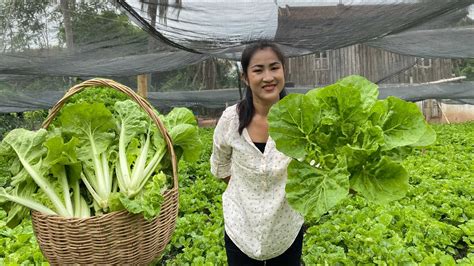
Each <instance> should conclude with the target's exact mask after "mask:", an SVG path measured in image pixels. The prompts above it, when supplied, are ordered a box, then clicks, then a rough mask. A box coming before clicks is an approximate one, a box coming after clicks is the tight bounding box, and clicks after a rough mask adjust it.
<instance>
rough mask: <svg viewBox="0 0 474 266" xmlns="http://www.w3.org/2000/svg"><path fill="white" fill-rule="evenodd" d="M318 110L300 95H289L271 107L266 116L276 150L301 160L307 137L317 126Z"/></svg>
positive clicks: (303, 155) (312, 103)
mask: <svg viewBox="0 0 474 266" xmlns="http://www.w3.org/2000/svg"><path fill="white" fill-rule="evenodd" d="M319 113H320V110H319V108H318V107H317V106H316V105H315V103H314V102H313V101H311V99H310V98H309V97H307V96H305V95H301V94H290V95H288V96H286V97H285V98H283V99H282V100H280V101H279V102H278V103H276V104H275V105H273V106H272V108H271V109H270V113H269V114H268V121H269V130H268V132H269V134H270V136H271V137H272V139H273V140H274V141H275V143H276V146H277V148H278V150H280V151H281V152H283V153H284V154H286V155H288V156H290V157H292V158H297V159H303V158H304V157H305V156H306V154H307V151H306V150H305V148H306V144H307V142H308V136H309V135H310V134H311V132H313V130H314V128H316V126H318V124H319Z"/></svg>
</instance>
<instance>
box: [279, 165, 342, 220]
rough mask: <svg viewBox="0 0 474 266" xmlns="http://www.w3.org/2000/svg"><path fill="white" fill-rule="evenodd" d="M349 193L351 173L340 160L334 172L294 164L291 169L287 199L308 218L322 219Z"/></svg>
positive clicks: (289, 171) (289, 170)
mask: <svg viewBox="0 0 474 266" xmlns="http://www.w3.org/2000/svg"><path fill="white" fill-rule="evenodd" d="M348 193H349V172H348V171H347V166H346V162H345V160H344V159H343V158H339V163H338V164H337V166H336V167H335V168H334V169H319V168H316V167H313V166H310V165H309V164H307V163H304V162H299V161H297V160H292V161H291V163H290V164H289V165H288V181H287V185H286V198H287V199H288V202H289V204H290V205H291V206H292V207H293V208H294V209H295V210H297V211H298V212H300V213H301V214H302V215H304V216H305V218H310V219H319V218H320V217H321V216H322V215H323V214H325V213H326V212H328V211H329V210H330V209H331V208H333V207H334V206H335V205H336V204H337V203H339V202H340V201H341V200H343V199H344V198H345V197H346V196H347V194H348Z"/></svg>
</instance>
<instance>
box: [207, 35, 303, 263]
mask: <svg viewBox="0 0 474 266" xmlns="http://www.w3.org/2000/svg"><path fill="white" fill-rule="evenodd" d="M284 62H285V61H284V56H283V54H282V52H281V51H280V50H279V49H278V47H277V46H276V45H274V44H272V43H270V42H266V41H261V42H258V43H255V44H252V45H249V46H248V47H247V48H246V49H245V50H244V51H243V53H242V58H241V64H242V69H243V74H242V79H243V81H244V82H245V84H246V85H247V91H246V95H245V99H244V100H242V101H241V102H240V103H238V104H236V105H233V106H230V107H228V108H227V109H226V110H225V111H224V113H223V114H222V116H221V118H220V119H219V122H218V124H217V126H216V129H215V132H214V145H213V152H212V156H211V171H212V173H213V174H214V175H215V176H216V177H218V178H222V179H224V181H225V182H227V183H228V186H227V189H226V191H225V192H224V194H223V196H222V201H223V209H224V223H225V238H224V240H225V247H226V252H227V261H228V263H229V265H239V266H240V265H264V263H265V262H266V265H267V266H268V265H285V266H288V265H300V258H301V249H302V242H303V230H302V225H303V217H302V216H301V215H300V214H298V213H297V212H296V211H294V210H293V209H292V208H291V207H290V206H289V205H288V202H287V201H286V199H285V185H286V179H287V174H286V169H287V166H288V164H289V162H290V158H288V157H286V156H285V155H284V154H282V153H280V152H279V151H278V150H276V147H275V142H274V141H273V140H272V139H271V137H269V135H268V121H267V115H268V112H269V111H270V107H271V106H272V105H273V104H275V103H276V102H278V101H279V100H280V99H281V98H282V97H284V96H285V95H286V91H285V90H284V85H285V77H284V67H285V66H284Z"/></svg>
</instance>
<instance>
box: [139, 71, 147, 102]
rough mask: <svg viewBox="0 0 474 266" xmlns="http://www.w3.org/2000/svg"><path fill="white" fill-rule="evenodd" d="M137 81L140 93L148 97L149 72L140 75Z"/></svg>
mask: <svg viewBox="0 0 474 266" xmlns="http://www.w3.org/2000/svg"><path fill="white" fill-rule="evenodd" d="M137 83H138V88H137V93H138V95H140V96H142V97H143V98H144V99H146V98H147V96H148V75H147V74H142V75H138V77H137Z"/></svg>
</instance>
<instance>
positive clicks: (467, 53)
mask: <svg viewBox="0 0 474 266" xmlns="http://www.w3.org/2000/svg"><path fill="white" fill-rule="evenodd" d="M473 19H474V0H404V1H401V0H351V1H345V0H339V1H332V0H319V1H318V0H316V1H309V0H299V1H292V0H287V1H282V0H265V1H230V0H229V1H226V0H215V1H200V0H117V1H85V0H84V1H80V0H76V1H65V0H38V1H20V0H4V1H1V2H0V25H1V26H0V91H1V92H2V99H1V101H0V112H16V111H25V110H34V109H38V108H41V109H43V108H48V107H51V105H52V103H53V102H54V100H57V99H58V98H59V95H60V94H61V93H64V90H65V89H67V88H69V87H71V85H73V84H75V83H77V82H78V81H80V80H83V79H86V78H90V77H108V78H112V79H114V80H117V81H119V82H122V83H124V84H125V85H128V86H130V87H132V88H133V87H136V85H135V84H136V75H139V74H149V75H150V76H151V81H149V82H150V84H151V85H150V87H149V89H150V94H149V97H150V99H151V101H152V102H153V101H154V97H155V96H156V99H157V100H158V99H161V101H162V102H160V103H158V102H156V103H157V104H164V105H166V106H171V105H176V106H183V105H190V103H194V104H196V105H202V106H209V107H214V106H221V107H222V106H223V105H224V104H225V103H226V102H229V101H228V93H227V90H222V91H221V92H219V93H217V92H206V91H205V90H208V89H224V88H237V86H238V81H237V80H238V78H237V77H238V73H237V69H238V68H237V67H236V66H235V61H232V60H239V59H240V55H241V52H242V50H243V48H244V47H245V46H246V45H247V44H249V43H251V42H253V41H257V40H260V39H267V40H271V41H274V42H276V43H277V44H278V45H279V46H280V47H281V48H282V50H283V52H284V53H285V54H286V55H287V56H288V57H290V59H288V60H289V62H288V69H286V72H287V74H288V75H287V76H288V78H287V79H288V81H289V82H290V83H292V84H293V85H294V87H295V90H297V89H304V88H307V87H315V86H320V85H324V84H329V83H332V82H335V81H337V79H339V78H342V77H343V76H346V75H350V74H359V75H363V76H366V77H368V78H369V79H370V80H372V81H373V82H377V83H380V84H384V83H386V84H387V88H392V89H390V90H386V92H387V93H388V94H391V95H397V96H401V98H405V99H410V100H411V99H417V100H419V99H426V98H438V97H442V98H445V99H458V100H459V99H461V98H459V95H462V97H464V98H463V99H474V92H472V91H473V86H472V83H470V82H459V81H458V82H456V83H455V84H450V83H443V84H436V85H434V84H425V85H420V86H421V87H420V86H401V85H396V84H399V83H427V82H429V81H433V80H438V79H446V78H450V77H452V76H453V75H461V74H462V73H461V72H459V71H458V72H456V70H459V69H458V67H459V66H464V67H465V66H469V62H472V61H469V60H472V59H473V58H474V45H473V44H474V22H473ZM473 64H474V63H473ZM472 72H474V71H472ZM468 79H469V78H468ZM209 80H212V81H213V82H209ZM216 80H217V81H216ZM198 81H201V83H199V85H196V84H197V83H198ZM401 87H403V88H401ZM193 89H194V90H196V91H195V92H193V93H183V92H181V91H182V90H193ZM440 90H442V91H443V93H441V94H439V92H440ZM228 91H232V95H233V96H232V97H234V98H232V99H234V101H236V100H238V99H239V98H240V97H241V93H239V91H238V89H228ZM381 91H382V89H381ZM459 91H462V93H459ZM154 93H161V94H159V95H158V94H156V95H155V94H154ZM181 94H183V95H184V96H179V95H181ZM226 95H227V96H226ZM382 95H385V94H383V93H382ZM236 96H237V97H238V98H236ZM173 97H175V98H173ZM185 97H192V99H193V101H189V100H188V101H185V100H183V98H185ZM383 97H385V96H383ZM165 102H166V103H165Z"/></svg>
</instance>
